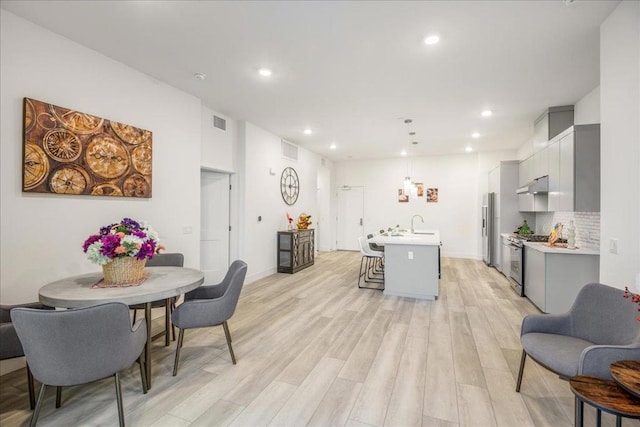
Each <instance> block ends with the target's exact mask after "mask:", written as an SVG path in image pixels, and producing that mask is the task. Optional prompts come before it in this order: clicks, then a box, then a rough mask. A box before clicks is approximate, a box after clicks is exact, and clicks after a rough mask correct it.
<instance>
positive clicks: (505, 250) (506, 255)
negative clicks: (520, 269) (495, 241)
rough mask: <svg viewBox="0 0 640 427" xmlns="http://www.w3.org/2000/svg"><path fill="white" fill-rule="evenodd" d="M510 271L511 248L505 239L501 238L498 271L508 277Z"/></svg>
mask: <svg viewBox="0 0 640 427" xmlns="http://www.w3.org/2000/svg"><path fill="white" fill-rule="evenodd" d="M510 270H511V247H510V245H509V241H508V240H507V238H506V237H504V236H502V265H501V269H500V271H501V272H502V274H504V275H505V276H507V277H509V273H510Z"/></svg>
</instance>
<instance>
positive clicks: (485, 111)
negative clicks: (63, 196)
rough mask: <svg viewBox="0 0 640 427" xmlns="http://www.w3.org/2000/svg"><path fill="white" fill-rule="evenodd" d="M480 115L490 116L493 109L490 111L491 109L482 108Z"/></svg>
mask: <svg viewBox="0 0 640 427" xmlns="http://www.w3.org/2000/svg"><path fill="white" fill-rule="evenodd" d="M481 115H482V117H491V116H492V115H493V111H491V110H484V111H483V112H482V113H481Z"/></svg>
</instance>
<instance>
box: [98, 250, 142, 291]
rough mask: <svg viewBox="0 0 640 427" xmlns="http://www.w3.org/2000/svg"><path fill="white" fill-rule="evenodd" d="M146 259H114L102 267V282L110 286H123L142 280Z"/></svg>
mask: <svg viewBox="0 0 640 427" xmlns="http://www.w3.org/2000/svg"><path fill="white" fill-rule="evenodd" d="M146 264H147V259H146V258H145V259H143V260H139V259H136V258H132V257H124V258H114V259H112V260H111V262H109V263H107V264H105V265H103V266H102V272H103V273H104V281H105V282H107V283H109V284H112V285H125V284H129V283H134V282H139V281H141V280H142V279H143V278H144V266H145V265H146Z"/></svg>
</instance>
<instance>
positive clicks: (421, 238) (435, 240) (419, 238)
mask: <svg viewBox="0 0 640 427" xmlns="http://www.w3.org/2000/svg"><path fill="white" fill-rule="evenodd" d="M369 242H372V243H375V244H377V245H382V246H384V245H425V246H439V245H440V232H439V231H438V230H416V232H415V233H409V232H402V231H401V232H398V233H392V234H389V233H385V234H378V235H377V236H373V237H372V238H371V239H369Z"/></svg>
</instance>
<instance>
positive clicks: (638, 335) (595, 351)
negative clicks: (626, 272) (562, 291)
mask: <svg viewBox="0 0 640 427" xmlns="http://www.w3.org/2000/svg"><path fill="white" fill-rule="evenodd" d="M637 317H638V311H637V307H636V305H635V304H631V303H630V301H629V300H628V299H625V298H624V291H623V290H622V289H617V288H613V287H610V286H606V285H602V284H599V283H590V284H588V285H585V286H584V287H583V288H582V289H581V290H580V292H579V293H578V295H577V297H576V299H575V301H574V303H573V306H572V307H571V309H570V310H569V311H568V312H567V313H564V314H560V315H537V314H535V315H529V316H526V317H525V318H524V319H523V321H522V330H521V333H520V342H521V343H522V357H521V359H520V370H519V372H518V380H517V384H516V391H517V392H519V391H520V386H521V385H522V375H523V373H524V365H525V361H526V358H527V356H529V357H531V358H532V359H533V360H535V361H536V362H538V364H540V365H542V366H543V367H545V368H547V369H548V370H550V371H551V372H554V373H555V374H557V375H558V376H560V378H562V379H564V380H568V379H570V378H571V377H574V376H576V375H589V376H593V377H598V378H605V379H611V373H610V372H609V366H610V365H611V364H612V363H613V362H617V361H619V360H640V322H639V321H638V320H637V319H636V318H637Z"/></svg>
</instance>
